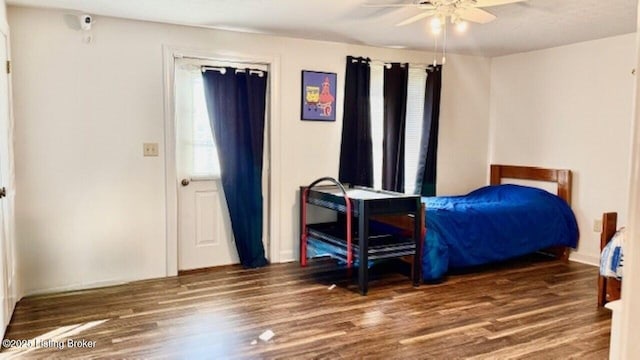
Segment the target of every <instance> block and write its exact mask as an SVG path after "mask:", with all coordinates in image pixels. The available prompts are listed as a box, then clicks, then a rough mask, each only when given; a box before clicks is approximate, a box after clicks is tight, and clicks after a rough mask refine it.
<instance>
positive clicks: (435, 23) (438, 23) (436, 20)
mask: <svg viewBox="0 0 640 360" xmlns="http://www.w3.org/2000/svg"><path fill="white" fill-rule="evenodd" d="M430 24H431V31H435V29H438V30H440V28H442V25H443V23H442V20H441V19H440V16H434V17H432V18H431V22H430Z"/></svg>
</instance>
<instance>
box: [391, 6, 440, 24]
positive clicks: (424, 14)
mask: <svg viewBox="0 0 640 360" xmlns="http://www.w3.org/2000/svg"><path fill="white" fill-rule="evenodd" d="M435 13H436V12H435V11H432V10H430V11H424V12H421V13H420V14H418V15H416V16H412V17H410V18H408V19H406V20H404V21H401V22H399V23H397V24H396V26H405V25H409V24H413V23H414V22H416V21H419V20H422V19H424V18H426V17H429V16H433V15H435Z"/></svg>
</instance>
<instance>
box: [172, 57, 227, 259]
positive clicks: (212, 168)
mask: <svg viewBox="0 0 640 360" xmlns="http://www.w3.org/2000/svg"><path fill="white" fill-rule="evenodd" d="M200 65H201V64H199V63H198V61H197V60H187V59H180V60H178V61H176V72H175V74H176V75H175V84H176V86H175V108H176V130H177V131H176V134H177V146H176V149H177V152H176V153H177V154H176V155H177V159H176V160H177V167H178V169H177V175H178V179H179V181H180V184H178V244H179V245H178V270H192V269H199V268H207V267H213V266H221V265H229V264H236V263H238V262H239V260H238V254H237V251H236V248H235V244H234V243H233V231H232V230H231V222H230V219H229V213H228V210H227V205H226V201H225V198H224V192H223V190H222V184H221V183H220V166H219V163H218V160H217V159H218V154H217V151H216V147H215V144H214V143H213V137H212V135H211V128H210V125H209V117H208V115H207V108H206V104H205V99H204V88H203V83H202V73H201V70H200Z"/></svg>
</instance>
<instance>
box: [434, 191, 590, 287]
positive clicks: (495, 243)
mask: <svg viewBox="0 0 640 360" xmlns="http://www.w3.org/2000/svg"><path fill="white" fill-rule="evenodd" d="M422 202H424V203H425V207H426V227H427V236H426V238H425V243H424V252H423V259H422V271H423V278H424V280H428V281H433V280H437V279H440V278H441V277H442V276H443V275H444V274H445V273H446V272H447V271H448V270H449V269H455V268H463V267H468V266H474V265H481V264H486V263H489V262H494V261H501V260H506V259H509V258H513V257H517V256H521V255H525V254H529V253H533V252H536V251H538V250H542V249H545V248H548V247H552V246H569V247H572V248H575V247H576V245H577V242H578V224H577V222H576V218H575V216H574V214H573V212H572V211H571V208H570V207H569V205H567V203H566V202H565V201H564V200H562V199H561V198H559V197H557V196H555V195H553V194H551V193H548V192H546V191H544V190H540V189H535V188H530V187H526V186H518V185H499V186H487V187H484V188H480V189H478V190H475V191H473V192H471V193H469V194H468V195H465V196H450V197H424V198H422Z"/></svg>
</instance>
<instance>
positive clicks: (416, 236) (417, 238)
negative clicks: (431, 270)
mask: <svg viewBox="0 0 640 360" xmlns="http://www.w3.org/2000/svg"><path fill="white" fill-rule="evenodd" d="M417 206H418V209H417V210H416V212H415V217H414V221H413V241H414V242H415V244H416V245H415V246H416V253H415V254H414V255H413V264H412V265H413V271H411V276H412V280H413V286H416V287H417V286H420V278H421V277H422V274H421V273H422V271H421V269H422V239H421V237H422V219H421V217H422V216H423V215H422V211H421V209H422V205H421V204H420V200H418V205H417Z"/></svg>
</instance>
